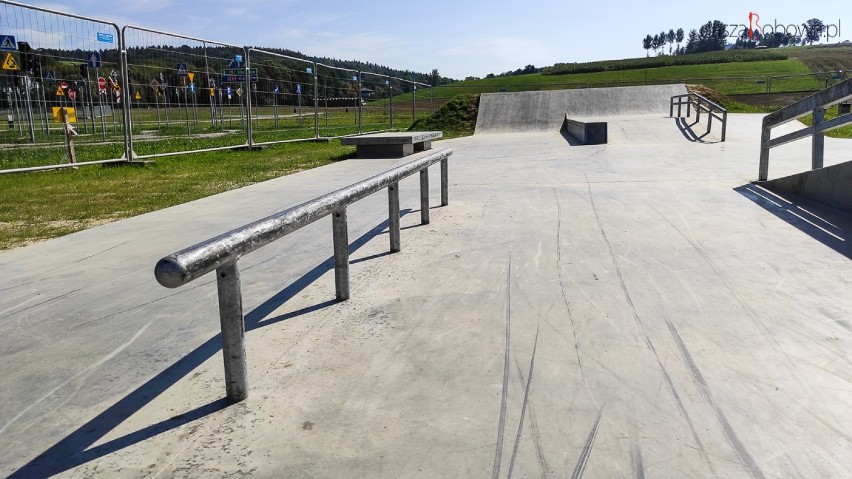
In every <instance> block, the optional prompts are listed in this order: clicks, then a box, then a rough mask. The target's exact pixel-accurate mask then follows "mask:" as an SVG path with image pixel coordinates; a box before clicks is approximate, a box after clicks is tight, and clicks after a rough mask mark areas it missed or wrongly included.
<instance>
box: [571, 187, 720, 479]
mask: <svg viewBox="0 0 852 479" xmlns="http://www.w3.org/2000/svg"><path fill="white" fill-rule="evenodd" d="M584 176H585V175H584ZM586 187H587V188H588V190H589V201H590V202H591V204H592V211H593V212H594V214H595V221H596V222H597V225H598V228H599V229H600V232H601V237H602V238H603V240H604V243H605V244H606V248H607V251H608V252H609V256H610V259H611V261H612V264H613V267H614V268H615V274H616V276H617V277H618V283H619V285H620V286H621V291H622V292H623V293H624V299H625V300H626V301H627V305H628V306H629V307H630V311H631V313H632V314H633V319H634V320H635V321H636V323H637V324H638V325H639V328H640V329H641V330H642V336H643V339H644V340H645V345H646V346H648V349H649V350H650V351H651V353H652V354H653V355H654V359H655V360H656V362H657V366H659V368H660V372H661V373H662V375H663V379H664V380H665V382H666V385H668V387H669V392H671V394H672V397H673V399H674V401H675V406H676V407H677V409H678V412H680V415H681V417H683V419H684V420H685V421H686V423H687V425H688V426H689V430H690V431H691V433H692V439H693V441H695V445H696V446H697V450H698V452H699V454H700V455H701V457H702V459H704V462H706V463H707V466H708V467H709V468H710V471H711V473H712V474H715V471H714V469H713V464H712V463H711V462H710V457H709V456H708V455H707V451H706V450H705V448H704V444H703V443H702V442H701V439H700V438H699V437H698V431H697V430H696V429H695V424H693V422H692V418H691V417H690V416H689V413H688V412H687V411H686V407H685V406H684V404H683V401H682V400H681V398H680V394H678V392H677V389H676V388H675V385H674V381H672V378H671V375H669V371H668V370H667V369H666V367H665V365H663V361H662V360H661V359H660V355H659V354H658V353H657V348H655V347H654V343H653V342H652V341H651V337H650V336H648V331H647V329H646V328H645V324H644V323H643V322H642V318H641V317H640V316H639V313H638V312H637V311H636V305H635V304H633V298H631V297H630V292H629V291H628V290H627V284H626V283H625V282H624V276H623V275H622V273H621V267H620V266H619V264H618V258H617V257H616V256H615V251H614V250H613V249H612V244H610V242H609V238H608V237H607V235H606V230H604V227H603V223H601V219H600V215H599V214H598V208H597V205H596V204H595V197H594V194H593V193H592V185H591V183H589V180H588V177H586Z"/></svg>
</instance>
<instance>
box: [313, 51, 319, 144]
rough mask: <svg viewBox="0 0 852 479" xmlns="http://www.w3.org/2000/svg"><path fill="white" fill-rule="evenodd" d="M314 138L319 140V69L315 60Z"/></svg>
mask: <svg viewBox="0 0 852 479" xmlns="http://www.w3.org/2000/svg"><path fill="white" fill-rule="evenodd" d="M313 71H314V139H315V140H319V71H317V62H314V70H313Z"/></svg>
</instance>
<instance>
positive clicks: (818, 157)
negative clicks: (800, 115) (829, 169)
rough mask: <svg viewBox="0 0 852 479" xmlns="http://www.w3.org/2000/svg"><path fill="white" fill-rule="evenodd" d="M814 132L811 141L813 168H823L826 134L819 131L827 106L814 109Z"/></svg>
mask: <svg viewBox="0 0 852 479" xmlns="http://www.w3.org/2000/svg"><path fill="white" fill-rule="evenodd" d="M813 116H814V124H813V127H814V134H813V137H812V143H811V169H812V170H816V169H817V168H822V165H823V158H824V154H825V134H824V133H823V132H821V131H817V128H818V127H819V125H820V124H821V123H822V122H823V120H824V119H825V108H822V107H819V108H816V109H815V110H814V115H813Z"/></svg>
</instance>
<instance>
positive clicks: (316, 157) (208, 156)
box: [0, 141, 354, 249]
mask: <svg viewBox="0 0 852 479" xmlns="http://www.w3.org/2000/svg"><path fill="white" fill-rule="evenodd" d="M352 155H354V148H353V147H344V146H341V145H340V144H339V142H338V141H332V142H330V143H291V144H283V145H275V146H272V147H269V148H267V149H265V150H263V151H217V152H212V153H204V154H189V155H182V156H178V157H167V158H160V159H157V161H156V162H155V163H151V164H148V165H147V166H145V167H135V166H114V167H99V166H90V167H81V168H80V169H79V170H72V169H66V170H59V171H47V172H40V173H30V174H10V175H0V249H8V248H13V247H16V246H22V245H26V244H29V243H32V242H35V241H39V240H44V239H48V238H54V237H57V236H62V235H65V234H69V233H73V232H75V231H79V230H83V229H86V228H89V227H92V226H95V225H98V224H103V223H108V222H111V221H115V220H118V219H122V218H128V217H131V216H136V215H140V214H143V213H147V212H150V211H156V210H159V209H163V208H166V207H169V206H173V205H176V204H180V203H185V202H188V201H192V200H195V199H198V198H203V197H205V196H210V195H214V194H217V193H221V192H223V191H227V190H231V189H235V188H240V187H243V186H247V185H251V184H253V183H258V182H261V181H266V180H269V179H272V178H277V177H280V176H283V175H288V174H291V173H295V172H298V171H302V170H306V169H310V168H315V167H318V166H322V165H327V164H330V163H333V162H335V161H340V160H343V159H346V158H348V157H350V156H352Z"/></svg>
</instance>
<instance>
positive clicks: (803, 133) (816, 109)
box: [757, 78, 852, 181]
mask: <svg viewBox="0 0 852 479" xmlns="http://www.w3.org/2000/svg"><path fill="white" fill-rule="evenodd" d="M849 98H852V78H850V79H847V80H844V81H842V82H840V83H838V84H836V85H834V86H831V87H828V88H826V89H825V90H823V91H821V92H818V93H815V94H813V95H811V96H809V97H806V98H803V99H801V100H799V101H797V102H796V103H793V104H791V105H789V106H786V107H784V108H782V109H780V110H778V111H775V112H773V113H770V114H769V115H766V116H765V117H763V129H762V131H761V134H760V167H759V170H758V175H757V179H758V181H766V180H767V179H768V178H769V150H770V149H771V148H775V147H776V146H780V145H783V144H786V143H790V142H791V141H795V140H799V139H802V138H805V137H808V136H810V137H811V139H812V146H811V169H812V170H816V169H817V168H822V167H823V163H824V157H825V155H824V153H825V132H826V131H830V130H834V129H835V128H840V127H841V126H843V125H845V124H847V123H850V122H852V114H849V113H847V114H845V115H840V116H838V117H837V118H834V119H833V120H829V121H825V110H826V109H827V108H829V107H831V106H833V105H836V104H838V103H842V102H844V101H845V100H848V99H849ZM808 113H813V119H814V120H813V124H812V125H811V126H808V127H805V128H802V129H801V130H797V131H794V132H792V133H788V134H786V135H782V136H780V137H778V138H775V139H773V138H772V129H773V128H775V127H777V126H780V125H783V124H784V123H787V122H790V121H793V120H795V119H796V118H799V117H802V116H805V115H807V114H808Z"/></svg>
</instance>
